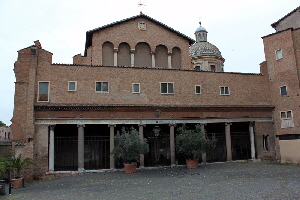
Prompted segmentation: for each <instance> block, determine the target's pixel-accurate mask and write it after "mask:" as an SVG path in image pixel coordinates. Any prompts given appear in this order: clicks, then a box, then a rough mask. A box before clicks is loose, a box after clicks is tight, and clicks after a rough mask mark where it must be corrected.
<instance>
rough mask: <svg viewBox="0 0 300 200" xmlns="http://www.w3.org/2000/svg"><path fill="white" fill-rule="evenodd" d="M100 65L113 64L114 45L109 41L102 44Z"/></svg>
mask: <svg viewBox="0 0 300 200" xmlns="http://www.w3.org/2000/svg"><path fill="white" fill-rule="evenodd" d="M102 65H103V66H113V65H114V45H113V44H112V43H111V42H104V43H103V45H102Z"/></svg>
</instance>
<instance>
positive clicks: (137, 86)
mask: <svg viewBox="0 0 300 200" xmlns="http://www.w3.org/2000/svg"><path fill="white" fill-rule="evenodd" d="M132 93H140V84H139V83H132Z"/></svg>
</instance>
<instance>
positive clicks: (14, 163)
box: [9, 154, 37, 188]
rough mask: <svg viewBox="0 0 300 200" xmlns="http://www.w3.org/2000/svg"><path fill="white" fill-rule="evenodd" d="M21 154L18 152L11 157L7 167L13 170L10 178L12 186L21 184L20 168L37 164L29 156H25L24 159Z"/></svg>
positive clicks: (17, 186) (16, 186) (15, 186)
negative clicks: (12, 176) (12, 175)
mask: <svg viewBox="0 0 300 200" xmlns="http://www.w3.org/2000/svg"><path fill="white" fill-rule="evenodd" d="M21 156H22V154H19V155H18V156H17V157H14V159H11V161H10V164H9V168H11V169H13V170H14V178H13V179H12V182H13V187H14V188H19V187H21V186H22V185H23V178H21V174H20V172H21V170H22V169H23V168H25V167H28V166H30V165H34V166H37V165H36V164H35V163H34V162H33V160H32V159H31V158H25V159H24V160H22V159H21Z"/></svg>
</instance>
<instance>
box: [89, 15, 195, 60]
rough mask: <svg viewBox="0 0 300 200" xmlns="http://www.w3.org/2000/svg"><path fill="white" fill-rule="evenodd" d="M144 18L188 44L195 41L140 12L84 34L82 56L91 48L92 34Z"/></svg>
mask: <svg viewBox="0 0 300 200" xmlns="http://www.w3.org/2000/svg"><path fill="white" fill-rule="evenodd" d="M140 17H141V18H145V19H148V20H150V21H152V22H154V23H156V24H158V25H160V26H162V27H164V28H166V29H168V30H169V31H170V32H173V33H175V34H177V35H179V36H181V37H183V38H184V39H186V40H188V41H189V44H190V45H191V44H193V43H195V40H193V39H192V38H190V37H188V36H186V35H184V34H182V33H180V32H179V31H176V30H175V29H173V28H171V27H169V26H167V25H166V24H163V23H161V22H159V21H157V20H155V19H153V18H152V17H149V16H148V15H145V14H144V13H142V12H140V14H139V15H136V16H133V17H129V18H126V19H123V20H120V21H116V22H113V23H111V24H107V25H104V26H101V27H99V28H95V29H93V30H89V31H87V32H86V42H85V51H84V55H85V56H86V55H87V49H88V47H90V46H92V36H93V33H94V32H96V31H100V30H103V29H105V28H108V27H112V26H114V25H117V24H121V23H123V22H127V21H130V20H133V19H136V18H140Z"/></svg>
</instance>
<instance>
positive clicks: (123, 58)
mask: <svg viewBox="0 0 300 200" xmlns="http://www.w3.org/2000/svg"><path fill="white" fill-rule="evenodd" d="M130 65H131V63H130V46H129V44H127V43H125V42H123V43H121V44H120V45H119V49H118V66H130Z"/></svg>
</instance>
